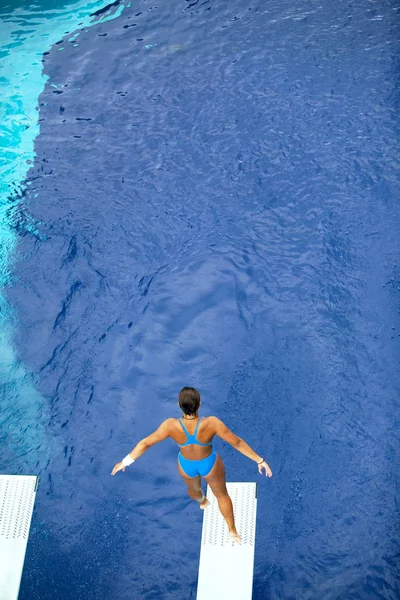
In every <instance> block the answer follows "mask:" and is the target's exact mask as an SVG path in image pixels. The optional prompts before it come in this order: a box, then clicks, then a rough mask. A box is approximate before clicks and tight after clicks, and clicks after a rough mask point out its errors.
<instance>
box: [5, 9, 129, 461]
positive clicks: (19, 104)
mask: <svg viewBox="0 0 400 600" xmlns="http://www.w3.org/2000/svg"><path fill="white" fill-rule="evenodd" d="M125 4H127V6H129V5H130V3H123V2H121V3H119V6H115V7H111V8H110V9H108V10H107V9H106V10H105V11H104V12H101V14H99V15H95V16H91V15H93V13H95V12H96V11H99V10H100V11H101V9H104V8H106V7H107V2H101V1H100V2H99V1H98V2H82V1H81V2H68V3H65V2H64V3H61V2H58V3H57V4H56V5H55V3H54V2H37V3H35V4H34V5H32V4H30V3H26V4H24V5H23V6H21V3H20V2H15V3H8V5H7V6H6V7H3V9H2V11H1V14H0V19H1V21H0V36H1V38H0V39H1V47H0V93H1V105H0V110H1V119H0V207H1V210H0V289H1V290H4V288H5V287H6V286H9V285H11V284H12V281H13V259H14V255H15V252H16V245H17V234H16V231H15V227H14V225H15V218H14V217H15V213H16V212H17V211H18V204H19V203H21V202H23V196H24V194H25V192H26V188H27V185H29V184H27V183H26V182H25V180H26V176H27V173H28V171H29V169H30V168H31V165H32V164H33V161H34V158H35V139H36V137H37V136H38V135H39V132H40V125H39V122H38V119H39V96H40V94H41V93H42V92H43V90H44V88H45V85H46V82H47V81H48V76H47V75H46V74H45V73H44V69H43V62H42V59H43V53H45V52H48V51H49V50H50V49H51V48H52V47H53V45H54V44H56V43H57V42H59V41H60V39H63V38H65V40H66V41H67V40H68V41H71V40H72V39H73V40H74V41H75V43H76V45H79V34H80V32H81V31H83V30H85V29H86V28H88V27H90V26H91V25H92V24H97V23H99V22H101V23H104V22H107V21H108V20H109V19H115V18H118V17H119V16H120V15H121V13H122V11H123V9H124V5H125ZM67 36H71V37H67ZM57 51H59V52H62V51H63V45H62V44H61V45H59V47H58V48H57ZM24 228H25V229H26V231H29V232H30V233H32V234H34V235H38V236H39V235H40V234H39V233H38V232H37V224H36V223H34V222H33V221H31V220H29V219H27V220H26V221H25V223H24ZM0 311H1V312H0V329H1V333H0V381H1V384H2V389H3V394H4V396H5V397H6V400H7V401H6V402H5V401H3V406H4V407H5V411H4V412H3V416H2V424H3V427H4V426H5V427H7V424H8V423H9V424H11V425H10V428H9V429H8V436H12V437H13V438H14V440H13V442H12V443H10V447H12V448H13V449H14V450H15V449H18V450H17V451H16V456H15V459H16V460H18V462H19V464H21V461H22V463H23V464H25V468H27V469H33V468H35V469H37V468H38V466H39V465H41V466H43V465H45V464H46V462H47V461H48V459H49V456H50V454H49V452H51V451H53V450H54V449H53V448H52V447H51V444H50V445H47V444H46V446H45V447H46V453H45V455H43V453H40V454H39V456H38V453H37V449H38V448H40V447H41V443H42V441H43V439H44V437H45V433H44V429H45V423H46V422H47V421H48V419H49V414H48V410H47V402H46V399H45V398H43V396H42V395H41V394H40V392H38V391H37V388H36V382H35V378H34V377H33V376H32V375H31V373H29V371H27V369H26V368H25V366H24V365H23V364H22V363H21V361H20V360H19V359H18V356H17V354H16V352H15V349H14V345H13V336H14V330H15V328H16V327H18V314H17V313H16V312H15V310H14V309H13V308H12V307H11V306H10V305H9V304H8V302H7V300H6V299H5V296H4V294H3V292H2V291H1V292H0ZM3 400H4V398H3ZM20 414H21V415H22V414H23V415H24V420H25V421H26V427H24V428H22V430H21V428H20V426H17V427H15V428H14V427H13V426H12V423H13V422H14V421H15V420H16V421H17V422H18V421H19V418H18V415H20Z"/></svg>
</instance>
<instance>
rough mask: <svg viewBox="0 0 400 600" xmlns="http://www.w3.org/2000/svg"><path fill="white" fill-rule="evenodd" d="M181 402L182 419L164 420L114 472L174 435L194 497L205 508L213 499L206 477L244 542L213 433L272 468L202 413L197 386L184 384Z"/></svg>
mask: <svg viewBox="0 0 400 600" xmlns="http://www.w3.org/2000/svg"><path fill="white" fill-rule="evenodd" d="M178 404H179V406H180V408H181V409H182V412H183V414H182V419H167V420H166V421H164V422H163V423H161V425H160V427H159V428H158V429H157V431H155V432H154V433H152V434H151V435H149V436H148V437H146V438H144V439H143V440H141V441H140V442H139V443H138V444H137V445H136V446H135V447H134V449H133V450H132V452H130V453H129V454H128V455H127V456H125V458H124V459H123V460H122V461H121V462H119V463H117V464H116V465H115V467H114V468H113V470H112V473H111V475H115V474H116V473H118V471H125V468H126V467H128V466H129V465H131V464H132V463H133V462H135V460H136V459H137V458H139V456H142V454H144V452H146V450H148V449H149V448H151V446H154V444H158V442H162V441H163V440H165V439H167V438H168V437H170V438H172V439H173V440H174V441H175V442H176V443H177V444H178V446H179V447H180V449H181V450H180V452H179V454H178V470H179V473H180V475H181V476H182V478H183V479H184V481H185V483H186V485H187V488H188V494H189V496H190V498H192V499H193V500H196V502H198V503H199V504H200V508H201V509H204V508H206V506H208V504H209V502H208V500H207V498H206V497H205V496H204V494H203V492H202V488H201V478H202V477H204V479H205V480H206V482H207V483H208V485H209V486H210V488H211V489H212V491H213V494H214V496H215V497H216V498H217V501H218V506H219V509H220V511H221V514H222V516H223V517H224V519H225V521H226V523H227V525H228V529H229V533H230V535H231V538H232V540H233V541H235V542H239V543H240V541H241V537H240V535H239V534H238V532H237V531H236V527H235V519H234V516H233V506H232V500H231V499H230V497H229V495H228V492H227V489H226V479H225V467H224V463H223V462H222V459H221V458H220V456H218V455H217V454H216V453H215V452H214V450H213V447H212V439H213V437H214V436H215V435H218V436H219V437H220V438H222V439H223V440H225V442H228V444H231V445H232V446H233V447H234V448H236V450H238V451H239V452H241V453H242V454H244V455H245V456H247V457H248V458H250V459H251V460H254V462H256V463H257V464H258V471H259V472H260V473H262V472H263V469H264V470H265V474H266V476H267V477H272V471H271V469H270V467H269V465H268V464H267V463H266V462H265V460H264V459H263V458H262V457H261V456H259V455H258V454H257V453H256V452H254V450H252V449H251V448H250V446H248V445H247V444H246V442H244V441H243V440H242V439H241V438H240V437H238V436H237V435H235V434H234V433H232V431H230V430H229V429H228V427H227V426H226V425H225V424H224V423H223V422H222V421H220V420H219V419H217V417H199V415H198V411H199V408H200V394H199V392H198V391H197V390H196V389H195V388H192V387H184V388H182V389H181V391H180V393H179V402H178Z"/></svg>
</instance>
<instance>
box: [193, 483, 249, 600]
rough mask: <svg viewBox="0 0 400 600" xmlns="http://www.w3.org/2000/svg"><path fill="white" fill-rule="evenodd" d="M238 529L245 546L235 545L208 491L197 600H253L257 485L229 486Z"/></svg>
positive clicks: (208, 490)
mask: <svg viewBox="0 0 400 600" xmlns="http://www.w3.org/2000/svg"><path fill="white" fill-rule="evenodd" d="M226 486H227V489H228V494H229V495H230V497H231V499H232V503H233V512H234V515H235V525H236V529H237V532H238V533H239V535H240V536H241V537H242V543H241V544H237V543H235V542H232V540H231V538H230V535H229V531H228V527H227V525H226V523H225V520H224V518H223V517H222V515H221V513H220V512H219V508H218V503H217V500H216V498H215V496H214V494H213V493H212V491H211V488H210V487H208V488H207V498H208V500H209V501H210V506H208V507H207V508H206V509H205V510H204V517H203V531H202V536H201V550H200V565H199V580H198V584H197V600H224V599H225V598H226V599H229V600H251V596H252V590H253V570H254V545H255V537H256V535H255V534H256V516H257V484H256V483H227V484H226Z"/></svg>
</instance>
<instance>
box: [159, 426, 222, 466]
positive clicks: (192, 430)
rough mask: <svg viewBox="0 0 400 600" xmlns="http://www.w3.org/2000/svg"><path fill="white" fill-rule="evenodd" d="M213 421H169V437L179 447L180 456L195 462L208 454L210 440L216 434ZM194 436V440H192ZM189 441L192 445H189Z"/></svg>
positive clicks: (210, 446)
mask: <svg viewBox="0 0 400 600" xmlns="http://www.w3.org/2000/svg"><path fill="white" fill-rule="evenodd" d="M214 419H215V417H196V418H194V419H184V420H183V419H182V420H181V419H169V421H171V424H170V437H171V438H172V439H173V440H174V441H175V442H176V443H177V444H178V446H180V451H181V454H182V456H184V457H185V458H192V459H194V460H197V459H201V458H204V457H206V456H208V455H209V454H210V451H211V450H212V445H211V444H212V439H213V437H214V436H215V433H216V431H215V423H213V421H214ZM185 429H186V432H187V433H188V434H189V437H188V436H187V434H186V432H185ZM194 434H195V439H193V438H192V436H194ZM191 441H193V442H194V443H190V442H191ZM187 442H189V444H188V443H187ZM196 442H197V443H196Z"/></svg>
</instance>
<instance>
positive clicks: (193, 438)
mask: <svg viewBox="0 0 400 600" xmlns="http://www.w3.org/2000/svg"><path fill="white" fill-rule="evenodd" d="M203 419H204V417H201V418H200V419H199V420H198V421H197V425H196V429H195V430H194V433H193V435H190V433H189V432H188V430H187V429H186V427H185V426H184V424H183V421H182V419H179V423H180V424H181V425H182V429H183V431H184V432H185V434H186V437H187V440H186V442H185V443H184V444H178V446H179V448H182V447H183V446H190V445H191V444H195V445H196V446H212V443H211V442H209V443H208V444H202V443H201V442H199V441H198V440H197V439H196V435H197V430H198V428H199V425H200V423H201V422H202V420H203Z"/></svg>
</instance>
